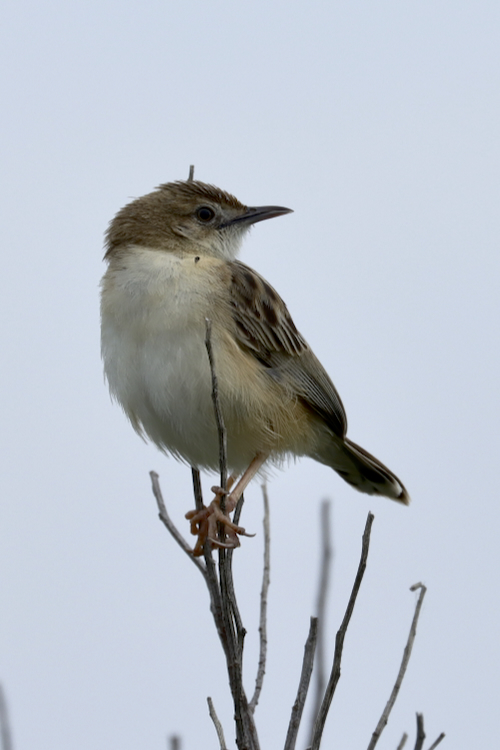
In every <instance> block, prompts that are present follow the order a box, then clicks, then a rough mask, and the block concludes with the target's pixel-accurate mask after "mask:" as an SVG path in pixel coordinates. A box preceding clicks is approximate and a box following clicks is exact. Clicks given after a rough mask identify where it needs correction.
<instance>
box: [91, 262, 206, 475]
mask: <svg viewBox="0 0 500 750" xmlns="http://www.w3.org/2000/svg"><path fill="white" fill-rule="evenodd" d="M206 262H210V259H206V258H203V257H202V258H201V259H199V260H198V261H196V260H195V258H194V257H193V256H189V257H186V258H179V257H176V256H175V255H173V254H171V253H165V252H162V251H159V250H149V249H147V248H134V249H133V252H131V253H130V254H128V255H127V256H126V257H125V258H124V259H120V260H118V259H116V260H114V261H112V263H111V264H110V267H109V269H108V271H107V273H106V274H105V276H104V278H103V283H102V300H101V315H102V329H101V349H102V357H103V360H104V371H105V374H106V378H107V380H108V383H109V388H110V391H111V394H112V395H113V396H114V397H115V398H116V399H117V400H118V401H119V403H120V404H121V405H122V407H123V409H124V410H125V412H126V414H127V415H128V417H129V418H130V420H131V422H132V424H133V425H134V427H135V429H136V430H137V431H138V432H139V433H142V434H144V433H145V434H146V435H148V436H149V437H150V438H151V439H152V440H153V441H154V442H155V443H156V444H157V445H158V446H159V447H160V448H162V449H165V450H167V451H169V452H171V453H173V454H174V455H177V456H179V457H181V458H183V459H185V460H186V461H188V462H189V463H190V464H192V465H198V466H216V465H217V437H216V428H215V422H214V414H213V406H212V401H211V376H210V369H209V365H208V357H207V352H206V348H205V318H206V317H209V315H210V310H209V305H210V295H211V294H213V278H212V276H211V274H207V273H206V271H204V269H203V268H202V265H203V264H204V263H206ZM199 271H202V272H201V273H199ZM210 287H212V288H210Z"/></svg>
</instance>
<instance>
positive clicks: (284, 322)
mask: <svg viewBox="0 0 500 750" xmlns="http://www.w3.org/2000/svg"><path fill="white" fill-rule="evenodd" d="M229 266H230V269H231V308H232V314H233V319H234V322H235V330H236V338H237V340H238V344H239V345H240V346H241V347H242V348H243V349H245V350H246V351H247V352H249V353H251V354H252V355H253V356H254V357H256V359H258V360H259V361H260V362H261V363H262V365H263V366H264V367H266V368H268V371H269V375H270V376H271V377H273V378H274V379H275V380H278V381H279V382H280V383H282V384H283V386H284V387H286V388H288V389H290V390H291V391H292V392H293V393H295V394H296V395H297V396H298V398H300V399H301V400H302V402H303V403H304V404H305V405H306V406H308V407H309V408H310V409H311V410H312V411H314V412H316V413H317V414H319V415H320V416H321V417H322V418H323V419H324V420H325V422H326V423H327V424H328V426H329V427H330V429H331V430H332V431H333V432H334V433H335V434H336V435H338V436H339V437H344V436H345V433H346V431H347V418H346V414H345V411H344V407H343V405H342V401H341V400H340V396H339V394H338V393H337V391H336V389H335V386H334V385H333V383H332V381H331V380H330V378H329V377H328V375H327V373H326V372H325V370H324V368H323V367H322V365H321V363H320V362H319V361H318V359H317V358H316V357H315V356H314V354H313V353H312V351H311V349H310V348H309V345H308V344H307V342H306V341H305V339H304V338H303V337H302V336H301V334H300V333H299V332H298V331H297V329H296V327H295V324H294V322H293V320H292V318H291V316H290V313H289V312H288V309H287V307H286V305H285V303H284V302H283V300H282V299H281V297H280V296H279V294H278V293H277V292H276V291H275V290H274V289H273V288H272V286H271V285H270V284H268V283H267V281H265V280H264V279H263V278H262V277H261V276H259V274H257V273H256V272H255V271H254V270H253V269H251V268H249V267H248V266H246V265H245V264H244V263H240V262H239V261H233V262H232V263H230V264H229Z"/></svg>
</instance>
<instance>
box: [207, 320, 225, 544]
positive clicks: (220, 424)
mask: <svg viewBox="0 0 500 750" xmlns="http://www.w3.org/2000/svg"><path fill="white" fill-rule="evenodd" d="M205 330H206V333H205V346H206V348H207V353H208V361H209V362H210V372H211V374H212V401H213V404H214V411H215V419H216V422H217V434H218V436H219V467H220V486H221V487H222V489H223V490H226V489H227V433H226V428H225V425H224V417H223V416H222V409H221V405H220V398H219V383H218V381H217V373H216V371H215V360H214V351H213V347H212V321H211V320H210V318H205ZM223 501H224V497H222V498H221V509H222V512H224V510H225V509H224V505H223ZM222 541H224V540H222Z"/></svg>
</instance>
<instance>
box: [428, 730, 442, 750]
mask: <svg viewBox="0 0 500 750" xmlns="http://www.w3.org/2000/svg"><path fill="white" fill-rule="evenodd" d="M445 737H446V735H445V733H444V732H441V734H440V735H439V737H438V738H437V740H436V741H435V742H433V743H432V745H431V746H430V748H429V750H435V748H436V747H437V746H438V745H439V744H440V742H442V741H443V740H444V738H445Z"/></svg>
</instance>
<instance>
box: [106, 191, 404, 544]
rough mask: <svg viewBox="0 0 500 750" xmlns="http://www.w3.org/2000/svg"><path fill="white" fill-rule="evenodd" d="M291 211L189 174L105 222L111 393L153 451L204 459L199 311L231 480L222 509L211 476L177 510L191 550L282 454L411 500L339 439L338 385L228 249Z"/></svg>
mask: <svg viewBox="0 0 500 750" xmlns="http://www.w3.org/2000/svg"><path fill="white" fill-rule="evenodd" d="M289 213H292V210H291V209H289V208H284V207H282V206H274V205H264V206H256V207H255V206H254V207H248V206H246V205H244V204H243V203H241V202H240V201H239V200H238V199H237V198H235V197H234V196H233V195H231V194H230V193H228V192H226V191H224V190H221V189H219V188H217V187H215V186H214V185H211V184H206V183H204V182H200V181H198V180H194V179H188V180H186V181H177V182H168V183H165V184H162V185H159V186H158V187H157V188H156V189H155V190H153V191H152V192H150V193H148V194H147V195H144V196H142V197H140V198H137V199H135V200H132V201H131V202H130V203H128V204H127V205H125V207H124V208H122V209H121V210H120V211H118V213H117V214H116V216H115V217H114V218H113V219H112V221H111V222H110V224H109V227H108V229H107V232H106V251H105V256H104V259H105V261H106V263H107V270H106V272H105V274H104V276H103V278H102V282H101V353H102V359H103V363H104V373H105V378H106V380H107V382H108V386H109V390H110V393H111V396H112V398H113V399H114V400H116V401H117V402H118V403H119V404H120V405H121V407H122V409H123V410H124V412H125V414H126V415H127V417H128V419H129V420H130V422H131V424H132V426H133V427H134V429H135V430H136V431H137V432H138V433H139V435H141V436H142V437H143V438H145V439H149V440H151V441H152V442H153V443H154V444H155V445H156V446H157V447H158V448H159V449H160V450H161V451H163V452H164V453H166V454H170V455H172V456H174V457H175V458H177V459H180V460H181V461H183V462H185V463H187V464H189V465H190V466H192V467H193V468H197V469H203V470H209V471H212V470H213V471H215V470H217V469H218V467H219V440H218V424H217V420H216V417H215V413H214V404H213V390H212V375H213V372H212V371H211V367H210V363H209V358H208V356H207V349H206V331H207V321H209V322H210V330H211V333H210V337H211V340H210V343H211V347H212V351H213V356H214V363H215V365H214V366H215V368H216V375H217V380H218V392H219V400H220V408H221V412H222V415H223V420H224V425H225V429H226V434H227V463H228V467H229V468H230V470H231V472H232V474H231V483H233V484H232V485H231V486H233V489H231V491H230V492H229V494H228V495H227V497H226V503H225V510H223V509H221V508H220V497H221V496H222V494H223V492H224V491H223V490H219V491H218V489H217V488H213V489H214V491H215V493H216V496H215V497H214V501H213V502H212V503H211V504H210V506H209V507H208V508H207V509H204V510H203V511H198V512H195V511H190V514H189V513H188V514H187V517H188V518H190V520H191V530H192V532H193V533H195V534H198V541H197V544H196V547H195V550H194V554H201V551H202V549H203V545H204V543H205V541H206V540H207V538H208V539H209V541H210V543H211V544H212V545H214V546H217V540H216V536H217V534H216V531H215V529H216V528H217V523H219V522H222V523H223V525H224V527H225V530H226V532H227V536H226V541H225V542H221V543H220V545H219V546H224V545H225V546H231V547H232V546H238V545H239V539H238V537H239V536H240V535H243V534H245V533H246V532H245V530H244V529H242V528H241V527H239V526H237V525H235V524H233V522H232V521H231V520H230V516H229V514H230V512H231V511H232V510H233V509H234V507H235V505H236V502H237V500H238V499H239V497H240V496H241V494H242V493H243V490H244V489H246V487H247V486H248V483H249V482H250V481H251V480H252V479H253V477H254V476H255V475H256V474H258V473H259V472H261V471H262V470H265V467H267V466H268V465H280V464H281V463H282V462H283V460H284V459H286V458H288V457H300V456H308V457H310V458H312V459H314V460H316V461H318V462H319V463H321V464H325V465H327V466H329V467H331V468H332V469H333V470H334V471H335V472H337V474H338V475H339V476H340V477H341V478H342V479H343V480H344V481H345V482H347V483H349V484H350V485H351V486H352V487H354V488H355V489H356V490H359V491H360V492H363V493H367V494H369V495H380V496H385V497H388V498H390V499H392V500H395V501H397V502H399V503H401V504H403V505H408V504H409V502H410V497H409V494H408V492H407V491H406V489H405V487H404V485H403V483H402V482H401V481H400V480H399V479H398V477H397V476H396V475H395V474H393V473H392V471H390V470H389V469H388V468H387V467H386V466H384V464H382V463H381V462H380V461H379V460H378V459H376V458H375V457H374V456H372V455H371V454H370V453H368V452H367V451H366V450H364V449H363V448H361V447H360V446H359V445H357V444H356V443H354V442H352V441H351V440H350V439H349V438H348V437H347V418H346V413H345V409H344V406H343V404H342V401H341V399H340V396H339V394H338V393H337V390H336V388H335V386H334V385H333V383H332V381H331V379H330V377H329V376H328V374H327V373H326V371H325V369H324V368H323V366H322V365H321V363H320V362H319V360H318V359H317V357H316V356H315V355H314V353H313V352H312V350H311V347H310V346H309V345H308V343H307V341H306V340H305V338H304V337H303V336H302V335H301V333H299V331H298V330H297V328H296V326H295V324H294V322H293V320H292V317H291V315H290V313H289V311H288V308H287V306H286V305H285V303H284V301H283V300H282V298H281V297H280V295H279V294H278V292H277V291H276V290H275V289H274V288H273V287H272V286H271V284H269V283H268V282H267V281H266V280H265V279H264V278H263V277H262V276H261V275H260V274H259V273H257V272H256V271H255V270H253V269H252V268H251V267H249V266H248V265H246V264H244V263H242V262H241V261H240V260H238V259H237V256H238V253H239V250H240V246H241V243H242V240H243V238H244V236H245V235H246V234H247V232H248V231H249V229H250V228H251V227H253V225H254V224H256V223H258V222H261V221H264V220H267V219H271V218H274V217H279V216H284V215H286V214H289ZM310 252H311V251H308V254H309V253H310ZM303 271H306V268H304V269H303ZM238 477H239V481H237V482H236V479H237V478H238ZM217 493H218V494H217ZM219 528H220V527H219Z"/></svg>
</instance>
